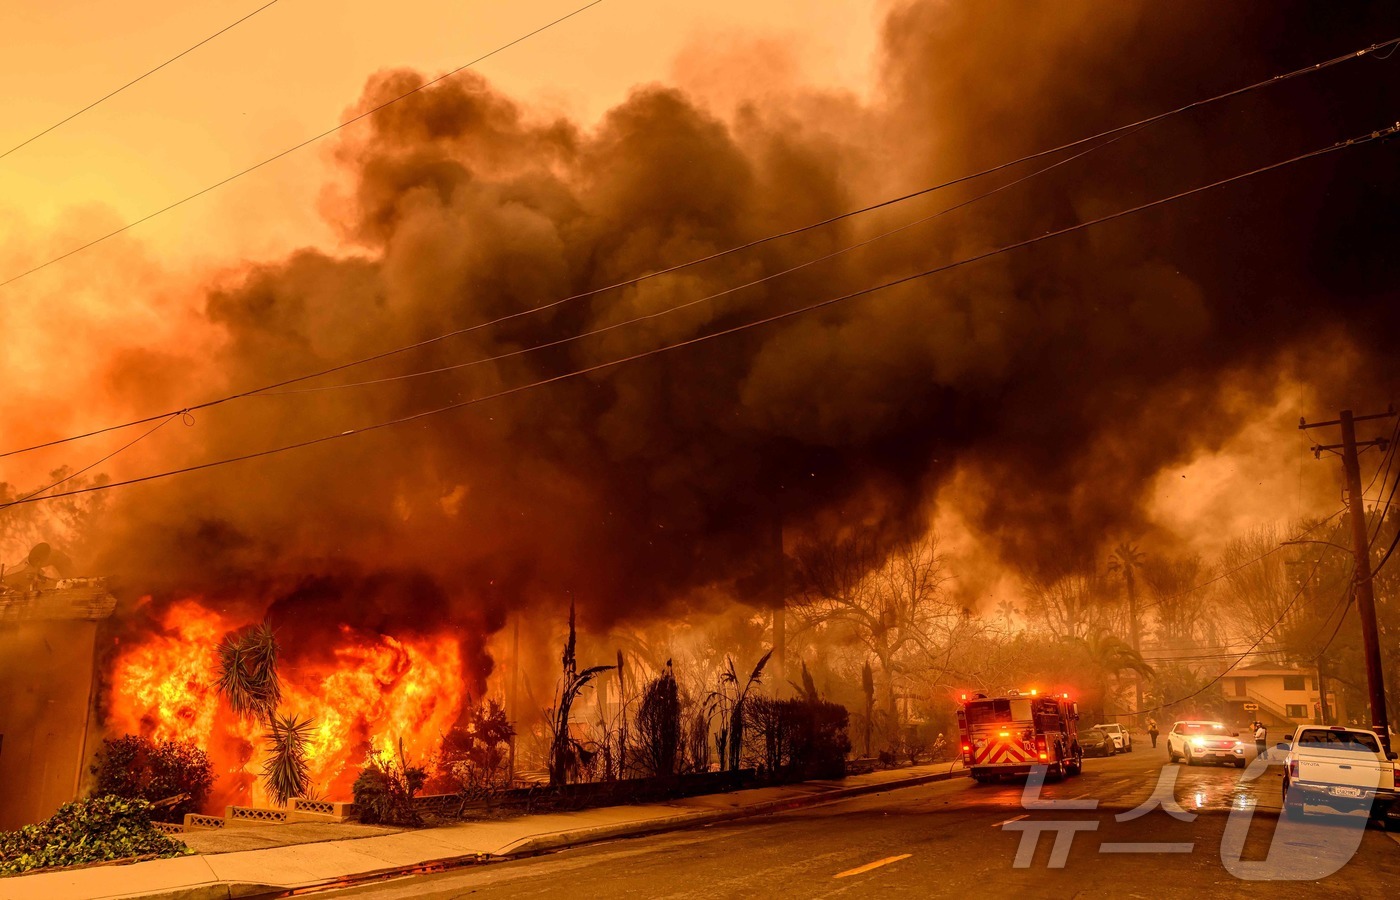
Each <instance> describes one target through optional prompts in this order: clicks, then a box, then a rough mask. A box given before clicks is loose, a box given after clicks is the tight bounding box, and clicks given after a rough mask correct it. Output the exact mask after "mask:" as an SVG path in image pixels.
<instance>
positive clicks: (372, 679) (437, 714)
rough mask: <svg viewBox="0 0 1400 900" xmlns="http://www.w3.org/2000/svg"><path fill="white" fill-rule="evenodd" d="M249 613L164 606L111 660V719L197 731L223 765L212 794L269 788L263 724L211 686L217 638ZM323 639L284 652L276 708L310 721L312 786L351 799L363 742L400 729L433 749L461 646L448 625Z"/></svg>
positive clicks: (158, 730)
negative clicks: (310, 648) (292, 653)
mask: <svg viewBox="0 0 1400 900" xmlns="http://www.w3.org/2000/svg"><path fill="white" fill-rule="evenodd" d="M245 624H247V622H246V621H242V620H236V619H232V618H229V617H226V616H224V615H221V614H219V613H217V612H214V611H212V610H209V609H206V608H204V607H203V606H201V605H200V604H199V603H198V602H196V601H193V600H187V601H181V602H178V603H175V604H172V605H171V606H170V607H169V608H168V609H167V610H166V611H165V613H164V615H163V616H162V617H161V625H162V630H161V631H160V632H157V633H154V634H152V635H151V636H149V637H147V638H144V639H143V640H141V641H139V642H136V643H132V644H130V645H127V646H123V647H122V648H121V649H120V650H119V651H118V653H117V655H116V657H115V659H114V662H113V665H112V668H111V679H110V690H109V695H108V703H107V708H108V716H107V727H108V731H109V732H110V733H112V734H113V735H119V734H127V733H129V734H143V735H147V736H149V737H152V738H156V739H158V740H168V739H172V738H179V739H182V740H188V741H193V742H194V743H195V744H196V745H198V746H200V747H201V748H203V749H204V750H205V751H206V752H207V753H208V754H209V756H210V758H211V760H212V761H213V762H214V766H215V771H216V773H217V774H218V775H219V777H220V780H219V783H218V784H216V786H215V793H216V797H215V798H214V801H215V805H218V804H222V803H266V802H267V800H268V798H267V794H266V792H265V791H264V790H263V789H262V787H261V785H260V783H258V781H257V778H256V776H257V774H258V773H260V772H261V771H262V763H263V759H264V757H265V753H266V750H265V743H266V741H265V739H264V738H263V732H264V731H265V728H264V726H263V725H262V724H261V723H258V722H254V721H248V720H244V719H240V718H239V717H237V716H235V715H234V714H233V713H232V712H231V711H230V710H229V708H228V706H227V705H226V704H224V703H222V702H221V700H220V698H219V695H218V692H217V690H216V687H215V682H216V678H217V675H216V671H217V669H216V664H217V651H216V648H217V645H218V642H219V640H220V639H221V638H222V637H223V636H224V635H225V634H227V633H228V632H229V631H232V630H234V629H236V628H239V627H241V626H243V625H245ZM327 647H328V648H329V650H328V652H326V651H324V650H323V651H322V652H318V653H315V654H307V653H305V652H301V648H298V651H299V652H298V653H297V654H296V659H297V663H296V664H295V665H293V664H290V663H288V662H286V661H285V660H284V663H283V665H282V666H281V667H280V670H281V679H282V694H283V697H282V705H281V710H282V711H283V712H284V713H296V714H298V715H301V716H303V717H306V716H309V717H310V718H311V719H312V720H313V722H314V734H313V737H312V739H311V746H310V749H309V753H308V764H309V768H310V772H311V782H312V785H313V788H314V790H316V791H317V792H319V793H321V794H323V795H325V796H327V797H331V798H333V799H349V794H350V785H351V783H352V782H353V781H354V778H355V773H356V771H357V770H358V768H359V766H360V765H361V764H362V763H363V762H364V760H365V758H366V757H367V755H368V754H370V753H383V754H390V755H394V754H397V752H398V748H399V741H400V740H402V742H403V749H404V751H405V753H406V754H407V756H408V757H409V758H410V761H411V762H415V763H416V762H421V761H423V760H424V759H425V758H426V757H427V756H428V755H430V754H431V753H432V752H434V751H435V750H436V748H437V745H438V743H439V741H440V740H441V737H442V735H443V734H445V733H446V732H447V731H448V730H449V729H450V728H451V727H452V725H453V724H454V723H455V722H456V720H457V718H458V716H459V715H460V713H461V711H462V705H463V701H464V699H465V693H466V687H465V685H464V683H463V679H462V651H461V645H460V643H459V641H458V640H457V639H456V638H455V637H454V636H452V635H450V634H442V635H436V636H429V637H424V636H418V635H415V636H403V637H394V636H390V635H379V634H369V635H366V634H364V633H361V632H357V631H355V630H353V629H350V628H348V627H344V626H342V627H340V628H337V629H335V630H333V631H331V632H330V633H329V634H328V635H327Z"/></svg>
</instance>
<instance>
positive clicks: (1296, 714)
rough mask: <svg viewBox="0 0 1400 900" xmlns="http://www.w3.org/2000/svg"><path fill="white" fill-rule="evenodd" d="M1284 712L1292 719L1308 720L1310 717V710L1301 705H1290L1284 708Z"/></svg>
mask: <svg viewBox="0 0 1400 900" xmlns="http://www.w3.org/2000/svg"><path fill="white" fill-rule="evenodd" d="M1284 712H1286V713H1287V714H1288V718H1290V719H1306V718H1307V717H1308V708H1307V707H1306V706H1304V705H1303V704H1301V703H1290V704H1288V705H1287V706H1286V707H1284Z"/></svg>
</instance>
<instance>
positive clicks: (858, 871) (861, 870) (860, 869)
mask: <svg viewBox="0 0 1400 900" xmlns="http://www.w3.org/2000/svg"><path fill="white" fill-rule="evenodd" d="M913 855H914V854H912V853H901V854H900V855H898V856H887V857H885V858H884V859H877V860H875V861H874V862H872V863H866V864H865V865H863V866H856V867H855V868H854V869H847V870H846V871H844V872H842V873H840V874H839V875H835V876H833V877H835V878H850V877H851V876H852V875H864V874H865V873H866V872H869V871H870V870H871V869H878V868H880V867H881V866H888V865H889V864H890V863H893V862H899V861H900V860H901V859H908V858H909V857H911V856H913Z"/></svg>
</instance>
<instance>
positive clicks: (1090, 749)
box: [1079, 728, 1118, 756]
mask: <svg viewBox="0 0 1400 900" xmlns="http://www.w3.org/2000/svg"><path fill="white" fill-rule="evenodd" d="M1079 749H1080V751H1081V752H1083V754H1084V755H1085V756H1113V755H1114V754H1115V753H1117V752H1118V745H1117V744H1116V743H1114V741H1113V738H1111V737H1109V736H1108V732H1106V731H1102V730H1100V729H1098V728H1086V729H1085V730H1083V731H1081V732H1079Z"/></svg>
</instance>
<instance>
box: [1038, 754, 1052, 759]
mask: <svg viewBox="0 0 1400 900" xmlns="http://www.w3.org/2000/svg"><path fill="white" fill-rule="evenodd" d="M1040 758H1041V759H1049V758H1050V757H1049V756H1046V755H1045V754H1044V753H1042V754H1040Z"/></svg>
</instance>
